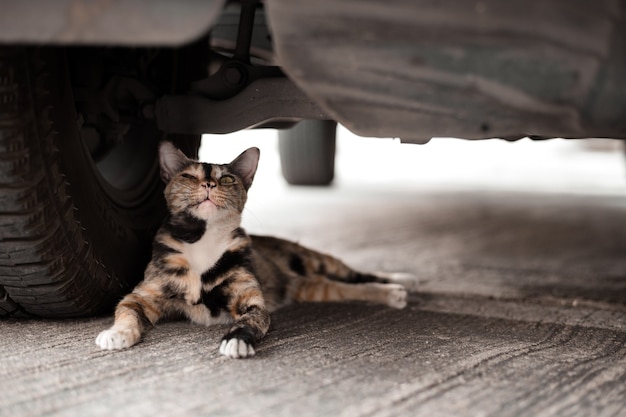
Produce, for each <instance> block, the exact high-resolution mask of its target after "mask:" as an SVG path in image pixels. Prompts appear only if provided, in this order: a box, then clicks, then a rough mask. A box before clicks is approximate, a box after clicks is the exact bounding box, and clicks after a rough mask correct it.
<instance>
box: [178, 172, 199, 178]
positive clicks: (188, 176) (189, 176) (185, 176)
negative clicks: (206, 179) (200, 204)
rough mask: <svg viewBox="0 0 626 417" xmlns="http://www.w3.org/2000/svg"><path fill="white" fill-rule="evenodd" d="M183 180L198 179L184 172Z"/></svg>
mask: <svg viewBox="0 0 626 417" xmlns="http://www.w3.org/2000/svg"><path fill="white" fill-rule="evenodd" d="M181 176H182V177H183V178H187V179H188V180H197V179H198V178H196V177H194V176H193V175H191V174H187V173H186V172H183V174H182V175H181Z"/></svg>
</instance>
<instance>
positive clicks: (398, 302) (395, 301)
mask: <svg viewBox="0 0 626 417" xmlns="http://www.w3.org/2000/svg"><path fill="white" fill-rule="evenodd" d="M387 291H388V292H387V305H388V306H389V307H393V308H404V307H406V297H407V292H406V288H404V286H402V285H400V284H387Z"/></svg>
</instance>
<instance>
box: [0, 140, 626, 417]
mask: <svg viewBox="0 0 626 417" xmlns="http://www.w3.org/2000/svg"><path fill="white" fill-rule="evenodd" d="M568 146H569V145H568ZM424 149H426V148H424ZM511 149H514V148H511ZM544 149H545V148H544ZM568 149H569V148H568ZM541 150H542V148H541V147H538V148H537V152H541ZM576 152H578V153H575V154H573V155H574V156H573V158H574V159H575V158H578V157H581V158H582V157H583V156H584V154H585V152H584V151H582V150H579V151H576ZM596 157H597V156H593V155H592V156H590V158H591V160H593V158H596ZM271 158H272V157H271V156H270V157H268V159H269V160H270V161H271ZM606 158H609V159H610V160H611V161H616V159H614V156H606ZM606 161H608V159H606V160H605V162H606ZM596 162H597V161H596ZM555 164H557V163H556V162H555ZM270 165H271V166H274V165H272V164H270V163H268V165H267V166H270ZM600 165H602V164H600ZM600 165H598V167H599V168H598V169H599V171H598V172H599V174H598V175H600V176H601V175H602V173H601V169H602V167H601V166H600ZM604 165H606V164H604ZM274 168H275V166H274ZM604 169H607V168H606V166H605V167H604ZM620 169H621V168H620ZM524 174H525V173H524V171H523V170H521V171H520V173H519V175H521V176H523V175H524ZM533 175H536V176H537V178H541V176H540V175H539V174H537V173H536V172H534V174H533ZM544 178H547V177H545V176H544ZM585 178H586V177H585ZM582 180H584V179H583V178H582V176H581V181H582ZM264 181H265V180H260V181H259V182H260V183H261V184H263V182H264ZM385 181H388V182H385ZM385 181H379V182H377V183H375V184H374V185H372V184H370V183H367V182H364V181H356V180H355V181H352V182H351V181H342V180H341V179H340V180H339V181H338V184H337V185H336V186H335V187H333V188H331V189H329V190H318V189H290V190H286V189H280V190H278V191H277V190H275V189H273V190H269V189H265V188H263V186H262V185H260V186H259V187H258V189H256V190H255V191H254V194H253V195H252V196H251V202H250V205H249V209H248V210H247V212H246V227H247V228H248V230H249V231H251V232H255V233H271V234H274V235H278V236H282V237H288V238H291V239H294V240H298V241H300V243H302V244H306V245H309V246H312V247H315V248H317V249H321V250H324V251H327V252H331V253H334V254H337V255H339V256H341V257H342V258H343V259H344V260H346V261H347V262H348V263H349V264H351V265H353V266H355V267H358V268H359V269H363V270H386V271H405V272H411V273H413V274H415V276H416V280H415V282H414V283H413V288H412V289H413V290H414V291H415V292H414V293H413V294H412V295H411V301H410V303H409V306H408V307H407V308H406V309H404V310H392V309H388V308H383V307H379V306H370V305H364V304H325V305H320V304H317V305H313V304H309V305H300V306H293V307H290V308H288V309H285V310H282V311H279V312H277V313H276V314H275V315H274V317H273V326H272V329H271V331H270V334H269V336H268V337H267V339H266V340H265V341H264V343H262V344H261V345H260V346H259V347H258V349H257V356H255V357H254V358H252V359H249V360H239V361H238V360H228V359H225V358H223V357H220V356H219V354H218V352H217V348H218V343H219V340H220V337H221V335H222V334H223V333H224V331H225V329H224V328H211V329H205V328H202V327H199V326H195V325H191V324H188V323H184V322H171V323H164V324H162V325H159V326H157V328H156V329H155V330H153V331H152V332H151V333H150V334H149V335H148V336H147V337H146V338H145V340H144V341H143V342H142V343H140V344H139V345H137V346H136V347H134V348H132V349H129V350H125V351H121V352H113V353H111V352H103V351H100V350H98V349H97V347H96V346H95V344H94V339H95V336H96V335H97V334H98V332H99V331H100V330H102V329H103V328H105V327H107V326H108V325H109V324H110V322H111V319H110V318H109V317H103V318H92V319H82V320H69V321H43V320H41V321H15V320H5V321H0V334H1V335H2V337H1V338H0V381H1V382H0V384H1V386H2V388H1V389H0V415H1V416H14V417H23V416H24V417H25V416H40V415H47V416H48V415H50V416H100V415H102V416H114V415H120V416H129V415H132V416H154V415H164V416H177V415H181V416H183V415H184V416H195V415H199V416H207V415H211V416H220V415H229V416H232V415H250V416H252V415H254V416H265V415H272V416H293V415H298V416H301V417H304V416H335V415H339V416H371V415H375V416H460V415H471V416H564V415H576V416H620V415H621V416H626V193H624V191H623V190H617V191H616V189H615V187H613V186H612V185H611V186H610V187H608V188H604V189H603V188H602V186H601V185H598V186H596V187H594V188H587V189H581V188H580V187H578V186H577V185H576V186H574V188H572V187H570V186H562V185H563V184H561V185H555V186H554V187H553V188H554V189H551V190H550V192H545V191H546V190H545V188H546V184H545V183H544V184H540V185H538V186H537V188H538V189H541V190H542V191H541V192H531V191H529V188H532V181H530V182H531V184H530V185H528V184H526V185H525V187H527V188H522V189H520V187H516V186H513V185H512V186H511V187H510V189H508V190H506V186H505V185H504V186H503V185H502V184H500V185H498V187H496V188H497V189H494V187H493V186H492V185H489V184H490V183H489V181H487V182H485V183H483V185H480V184H479V183H476V184H472V185H471V186H468V184H467V183H463V184H461V185H459V186H454V183H448V184H447V185H445V186H440V185H441V184H435V185H434V186H432V184H431V185H428V184H423V183H419V184H415V183H411V184H412V185H409V184H403V185H402V186H398V185H397V183H396V180H394V179H391V180H385ZM546 181H547V182H550V181H549V180H548V179H546ZM571 181H572V178H571V177H569V178H568V183H569V182H571ZM573 183H574V184H577V182H576V181H573ZM385 184H387V185H385ZM255 187H256V184H255Z"/></svg>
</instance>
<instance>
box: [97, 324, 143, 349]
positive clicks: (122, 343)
mask: <svg viewBox="0 0 626 417" xmlns="http://www.w3.org/2000/svg"><path fill="white" fill-rule="evenodd" d="M139 338H140V334H139V331H137V330H134V329H115V328H110V329H108V330H104V331H103V332H100V334H99V335H98V337H96V345H98V346H99V347H100V349H105V350H117V349H124V348H128V347H131V346H132V345H134V344H135V343H137V342H138V341H139Z"/></svg>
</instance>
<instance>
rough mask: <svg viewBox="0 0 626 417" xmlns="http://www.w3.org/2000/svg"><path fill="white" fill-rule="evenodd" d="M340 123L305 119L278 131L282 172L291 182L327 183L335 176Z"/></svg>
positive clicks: (304, 183)
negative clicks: (338, 126)
mask: <svg viewBox="0 0 626 417" xmlns="http://www.w3.org/2000/svg"><path fill="white" fill-rule="evenodd" d="M336 135H337V123H336V122H334V121H332V120H305V121H302V122H300V123H298V124H297V125H295V126H294V127H292V128H291V129H288V130H281V131H279V132H278V147H279V152H280V161H281V166H282V173H283V177H284V178H285V180H286V181H287V182H288V183H289V184H291V185H317V186H325V185H329V184H331V183H332V181H333V178H334V176H335V149H336Z"/></svg>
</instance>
